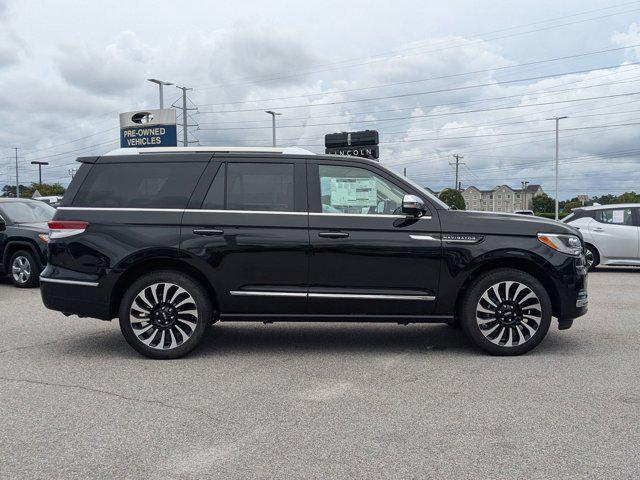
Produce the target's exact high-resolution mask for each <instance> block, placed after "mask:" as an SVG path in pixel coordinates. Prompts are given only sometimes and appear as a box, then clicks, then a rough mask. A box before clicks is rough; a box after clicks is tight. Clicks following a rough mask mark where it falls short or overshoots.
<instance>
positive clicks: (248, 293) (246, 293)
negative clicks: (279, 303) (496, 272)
mask: <svg viewBox="0 0 640 480" xmlns="http://www.w3.org/2000/svg"><path fill="white" fill-rule="evenodd" d="M229 293H230V294H231V295H233V296H239V297H296V298H304V297H307V298H350V299H356V300H423V301H433V300H435V299H436V297H435V296H434V295H386V294H380V295H378V294H370V293H306V292H271V291H264V292H263V291H259V290H231V291H230V292H229Z"/></svg>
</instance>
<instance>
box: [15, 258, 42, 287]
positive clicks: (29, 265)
mask: <svg viewBox="0 0 640 480" xmlns="http://www.w3.org/2000/svg"><path fill="white" fill-rule="evenodd" d="M9 265H10V270H11V271H10V275H11V281H12V282H13V284H14V285H15V286H16V287H18V288H32V287H37V286H38V283H39V278H38V275H39V273H40V269H39V266H38V263H37V262H36V259H35V258H34V256H33V255H32V254H31V252H29V251H27V250H18V251H17V252H16V253H14V254H13V255H12V256H11V259H10V260H9Z"/></svg>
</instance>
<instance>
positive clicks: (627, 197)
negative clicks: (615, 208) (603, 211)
mask: <svg viewBox="0 0 640 480" xmlns="http://www.w3.org/2000/svg"><path fill="white" fill-rule="evenodd" d="M616 203H640V195H638V194H637V193H636V192H625V193H623V194H622V195H620V196H619V197H618V201H617V202H616Z"/></svg>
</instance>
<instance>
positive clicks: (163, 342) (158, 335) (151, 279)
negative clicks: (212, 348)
mask: <svg viewBox="0 0 640 480" xmlns="http://www.w3.org/2000/svg"><path fill="white" fill-rule="evenodd" d="M211 317H212V307H211V301H210V300H209V298H208V295H207V291H206V290H205V289H204V288H203V287H202V285H200V283H198V282H197V281H195V280H194V279H193V278H191V277H189V276H188V275H185V274H183V273H181V272H176V271H159V272H154V273H150V274H148V275H144V276H143V277H141V278H139V279H138V280H136V281H135V282H134V283H133V284H132V285H131V286H130V287H129V289H128V290H127V292H126V293H125V295H124V297H123V298H122V302H121V303H120V330H121V331H122V334H123V335H124V338H125V339H126V340H127V342H128V343H129V345H131V346H132V347H133V348H134V349H136V350H137V351H138V352H140V353H141V354H143V355H146V356H147V357H150V358H157V359H170V358H178V357H181V356H183V355H186V354H187V353H189V352H190V351H191V350H193V349H194V348H195V347H196V346H197V345H198V343H200V341H201V340H202V337H203V336H204V334H205V331H206V330H207V327H208V325H209V324H210V323H211Z"/></svg>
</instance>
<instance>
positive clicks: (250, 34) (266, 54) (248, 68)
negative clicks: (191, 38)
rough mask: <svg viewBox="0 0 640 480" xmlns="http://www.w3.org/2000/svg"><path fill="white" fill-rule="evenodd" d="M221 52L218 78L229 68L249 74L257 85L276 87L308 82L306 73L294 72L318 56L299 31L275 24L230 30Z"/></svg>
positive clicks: (241, 74) (244, 75)
mask: <svg viewBox="0 0 640 480" xmlns="http://www.w3.org/2000/svg"><path fill="white" fill-rule="evenodd" d="M222 52H223V55H221V53H222ZM218 56H222V57H223V58H222V61H223V63H222V64H220V65H218V66H217V67H218V68H217V69H215V71H214V72H213V73H214V75H215V76H214V81H215V79H216V78H218V79H219V78H220V73H221V72H225V73H223V75H224V76H226V77H231V78H233V77H236V78H238V79H245V78H247V77H249V78H252V79H255V81H253V82H252V83H253V84H254V85H257V86H269V87H274V88H277V87H280V86H283V85H296V84H300V83H304V82H305V80H304V77H300V76H292V75H291V74H296V73H299V72H300V71H301V70H304V69H305V68H308V67H310V66H311V65H313V63H314V62H315V61H316V60H317V59H316V58H315V56H314V55H313V54H312V53H311V52H310V51H309V49H308V48H307V47H306V46H305V45H303V44H302V43H301V42H300V41H299V38H298V37H297V36H296V35H295V34H293V33H287V32H283V31H281V30H276V29H272V28H258V29H256V30H240V31H237V30H236V31H230V32H228V33H227V34H226V35H224V36H222V37H221V38H220V41H219V44H218ZM274 77H276V78H275V79H274Z"/></svg>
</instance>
